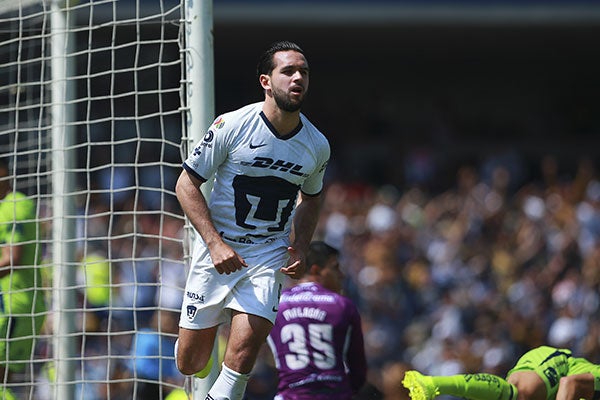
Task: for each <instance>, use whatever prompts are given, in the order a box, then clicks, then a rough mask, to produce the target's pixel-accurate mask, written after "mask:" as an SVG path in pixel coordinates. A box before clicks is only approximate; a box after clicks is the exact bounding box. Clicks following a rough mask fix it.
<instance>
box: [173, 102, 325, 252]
mask: <svg viewBox="0 0 600 400" xmlns="http://www.w3.org/2000/svg"><path fill="white" fill-rule="evenodd" d="M262 106H263V103H262V102H260V103H254V104H250V105H247V106H245V107H242V108H240V109H238V110H236V111H232V112H229V113H226V114H223V115H221V116H219V117H218V118H217V119H216V120H215V121H214V123H213V124H212V125H211V127H210V128H209V130H208V132H207V133H206V135H204V138H203V139H202V140H201V141H200V142H199V143H198V144H197V145H196V147H195V148H194V150H193V151H192V153H191V154H190V155H189V156H188V158H187V159H186V160H185V162H184V164H183V167H184V168H185V169H186V170H187V171H188V172H189V173H191V174H192V175H194V176H195V177H197V178H199V179H201V180H203V181H206V180H208V179H210V178H211V177H212V176H213V175H214V179H215V181H214V186H213V191H212V193H211V196H210V200H209V204H208V205H209V209H210V212H211V215H212V219H213V223H214V225H215V227H216V229H217V231H218V232H219V233H220V234H221V236H222V237H223V238H224V239H226V240H229V241H232V242H235V243H265V242H270V241H272V240H275V239H278V238H283V237H288V236H289V234H290V228H291V222H292V218H293V215H294V210H295V206H296V201H297V197H298V191H299V190H302V192H303V193H305V194H307V195H318V194H319V193H320V192H321V190H322V189H323V175H324V173H325V167H326V165H327V162H328V160H329V155H330V147H329V142H328V141H327V139H326V138H325V136H324V135H323V134H322V133H321V132H319V130H318V129H317V128H316V127H315V126H314V125H313V124H311V123H310V121H309V120H308V119H307V118H306V117H305V116H304V115H302V114H301V115H300V124H299V125H298V127H297V128H296V129H295V130H294V131H293V132H292V133H291V134H290V135H287V136H285V137H280V136H279V135H278V134H277V132H276V131H275V129H274V127H273V126H272V125H271V124H270V122H269V121H268V119H267V118H266V116H265V115H264V114H263V113H262Z"/></svg>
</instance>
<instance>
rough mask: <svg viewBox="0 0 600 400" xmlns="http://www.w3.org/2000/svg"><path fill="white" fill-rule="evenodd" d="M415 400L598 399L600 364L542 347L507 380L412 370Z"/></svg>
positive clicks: (408, 380)
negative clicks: (442, 399) (446, 399)
mask: <svg viewBox="0 0 600 400" xmlns="http://www.w3.org/2000/svg"><path fill="white" fill-rule="evenodd" d="M402 383H403V384H404V386H405V387H406V388H408V390H409V392H410V397H411V399H413V400H431V399H433V398H435V397H436V396H438V395H450V396H455V397H461V398H464V399H470V400H580V399H585V400H597V399H600V365H596V364H593V363H591V362H589V361H588V360H586V359H584V358H577V357H573V355H572V354H571V351H570V350H568V349H557V348H554V347H549V346H540V347H537V348H535V349H533V350H530V351H528V352H527V353H525V354H524V355H523V356H522V357H521V358H520V359H519V360H518V361H517V364H516V365H515V366H514V367H513V368H512V369H511V370H510V371H508V375H507V378H506V380H505V379H502V378H500V377H499V376H496V375H492V374H486V373H478V374H460V375H452V376H427V375H422V374H420V373H419V372H417V371H408V372H406V375H405V377H404V381H403V382H402Z"/></svg>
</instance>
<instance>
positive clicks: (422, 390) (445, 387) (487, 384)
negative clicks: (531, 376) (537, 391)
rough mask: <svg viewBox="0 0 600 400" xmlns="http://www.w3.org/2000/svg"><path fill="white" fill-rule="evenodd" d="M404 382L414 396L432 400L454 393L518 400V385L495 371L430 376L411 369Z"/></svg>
mask: <svg viewBox="0 0 600 400" xmlns="http://www.w3.org/2000/svg"><path fill="white" fill-rule="evenodd" d="M402 384H403V385H404V386H405V387H406V388H407V389H408V390H409V392H410V397H411V399H413V400H431V399H434V398H435V397H436V396H438V395H450V396H455V397H462V398H465V399H469V400H515V399H516V398H517V397H516V391H515V388H514V386H512V385H511V384H509V383H508V382H506V381H505V380H504V379H502V378H500V377H498V376H496V375H492V374H485V373H480V374H459V375H452V376H427V375H422V374H420V373H419V372H417V371H407V372H406V375H405V377H404V380H403V381H402Z"/></svg>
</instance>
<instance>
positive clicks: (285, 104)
mask: <svg viewBox="0 0 600 400" xmlns="http://www.w3.org/2000/svg"><path fill="white" fill-rule="evenodd" d="M272 93H273V99H274V100H275V104H277V107H279V108H280V109H282V110H283V111H287V112H296V111H298V110H299V109H300V108H301V107H302V103H303V102H304V93H303V94H302V96H301V97H300V99H298V100H297V101H294V100H292V99H291V97H290V96H289V95H288V94H287V93H286V92H284V91H282V90H279V89H272Z"/></svg>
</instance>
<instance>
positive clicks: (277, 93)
mask: <svg viewBox="0 0 600 400" xmlns="http://www.w3.org/2000/svg"><path fill="white" fill-rule="evenodd" d="M273 63H274V65H275V68H274V69H273V72H271V75H270V86H271V94H272V96H273V99H274V100H275V103H276V104H277V106H278V107H279V108H280V109H282V110H284V111H288V112H295V111H298V110H300V108H301V107H302V103H303V102H304V97H305V96H306V92H307V90H308V63H307V62H306V58H304V56H303V55H302V54H301V53H298V52H297V51H280V52H277V53H275V54H274V55H273Z"/></svg>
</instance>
